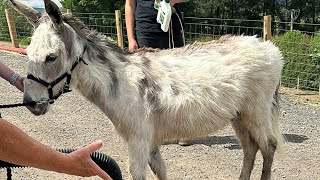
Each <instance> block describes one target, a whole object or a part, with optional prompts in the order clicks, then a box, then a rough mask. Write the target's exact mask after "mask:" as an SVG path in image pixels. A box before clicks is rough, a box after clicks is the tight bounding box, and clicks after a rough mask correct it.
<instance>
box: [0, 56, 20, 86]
mask: <svg viewBox="0 0 320 180" xmlns="http://www.w3.org/2000/svg"><path fill="white" fill-rule="evenodd" d="M14 74H15V72H14V71H13V70H12V69H10V68H9V67H8V66H6V65H5V64H4V63H3V62H1V61H0V76H1V77H2V78H3V79H5V80H7V81H9V82H10V78H11V77H12V76H13V75H14ZM23 80H24V77H21V76H19V77H18V79H17V81H16V82H15V83H14V84H13V85H14V86H16V88H18V89H19V90H20V91H22V92H23Z"/></svg>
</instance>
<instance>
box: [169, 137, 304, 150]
mask: <svg viewBox="0 0 320 180" xmlns="http://www.w3.org/2000/svg"><path fill="white" fill-rule="evenodd" d="M283 137H284V139H285V142H286V143H288V142H290V143H303V141H305V140H308V139H309V138H308V137H307V136H305V135H299V134H283ZM177 143H178V141H167V142H166V143H164V144H163V145H169V144H177ZM190 143H191V145H192V144H203V145H206V146H212V145H225V148H227V149H229V150H235V149H241V146H240V144H239V142H238V140H237V138H236V136H207V137H202V138H197V139H193V140H190Z"/></svg>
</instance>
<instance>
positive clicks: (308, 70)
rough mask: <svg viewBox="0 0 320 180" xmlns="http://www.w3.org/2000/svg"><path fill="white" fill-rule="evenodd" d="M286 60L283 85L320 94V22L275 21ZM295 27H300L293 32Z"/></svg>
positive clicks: (276, 35) (276, 36)
mask: <svg viewBox="0 0 320 180" xmlns="http://www.w3.org/2000/svg"><path fill="white" fill-rule="evenodd" d="M273 23H274V26H275V27H277V28H275V30H274V32H273V39H272V41H273V42H275V44H276V45H277V46H278V47H279V48H280V50H281V52H282V54H283V56H284V61H285V66H284V70H283V76H282V85H283V86H286V87H291V88H297V89H303V90H309V91H313V92H318V93H319V94H320V24H310V23H290V22H279V21H275V22H273ZM291 26H293V27H292V29H299V31H298V30H293V31H291V30H290V28H291Z"/></svg>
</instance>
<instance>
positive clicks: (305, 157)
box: [0, 52, 320, 180]
mask: <svg viewBox="0 0 320 180" xmlns="http://www.w3.org/2000/svg"><path fill="white" fill-rule="evenodd" d="M0 60H1V61H3V62H4V63H5V64H7V65H8V66H10V67H11V68H13V69H15V70H16V71H17V72H19V73H21V74H25V73H26V71H25V69H26V68H25V65H26V60H27V58H26V57H25V56H21V55H18V54H13V53H5V52H0ZM0 89H1V90H0V100H1V104H8V103H19V102H21V99H22V94H21V93H20V92H19V91H18V90H17V89H15V88H14V87H13V86H10V85H9V83H7V82H6V81H4V80H2V79H1V80H0ZM281 105H282V116H281V118H280V124H281V126H282V132H283V134H284V136H285V137H286V139H287V142H286V143H285V153H284V154H277V155H276V157H275V161H274V164H273V170H272V171H273V175H272V176H273V179H290V180H298V179H299V180H300V179H301V180H316V179H320V138H319V135H320V132H319V130H320V121H319V120H320V107H319V106H312V105H308V104H304V103H302V102H297V101H295V100H293V98H292V97H291V96H288V95H284V94H283V95H282V100H281ZM0 111H1V113H2V116H3V117H4V118H5V119H6V120H8V121H10V122H12V123H13V124H15V125H16V126H18V127H19V128H21V129H23V130H24V131H25V132H27V133H28V134H29V135H30V136H32V137H34V138H36V139H37V140H39V141H41V142H43V143H44V144H47V145H49V146H50V147H52V148H70V147H72V148H77V147H80V146H82V145H84V144H88V143H90V142H92V141H94V140H97V139H101V140H103V142H104V146H103V148H102V149H101V150H100V152H103V153H105V154H108V155H109V156H111V157H113V158H114V159H115V160H116V161H117V162H118V164H119V166H120V167H121V170H122V173H123V176H124V179H130V176H129V172H128V166H127V160H128V156H127V147H126V145H125V143H124V142H123V141H122V140H121V138H120V137H119V136H118V135H117V134H116V133H115V130H114V128H113V125H112V124H111V122H110V121H109V120H108V119H107V117H106V116H104V114H103V113H102V112H101V111H99V110H98V108H96V107H95V106H93V105H92V104H91V103H89V102H88V101H86V100H85V99H84V98H83V97H81V96H80V95H79V94H78V93H77V92H71V93H69V94H65V95H63V96H62V97H61V98H60V99H59V100H58V101H56V102H55V104H54V106H53V107H52V109H51V111H50V112H49V113H47V114H46V115H44V116H39V117H35V116H34V115H32V114H31V113H30V112H29V111H28V110H27V109H26V108H23V107H22V108H14V109H1V110H0ZM192 142H193V145H191V146H187V147H181V146H179V145H177V143H176V142H167V143H166V144H165V145H163V146H162V148H161V151H162V154H163V158H164V160H165V162H166V164H167V171H168V176H169V179H177V180H180V179H181V180H182V179H183V180H189V179H199V180H200V179H219V180H220V179H237V178H238V176H239V174H240V169H241V161H242V150H241V148H240V145H239V143H238V142H237V140H236V138H235V136H234V132H233V130H232V128H230V127H228V128H226V129H224V130H223V131H220V132H217V133H215V134H214V135H212V136H208V137H205V138H200V139H196V140H193V141H192ZM1 146H3V145H1ZM39 158H41V157H39ZM261 168H262V157H261V155H260V153H258V155H257V161H256V165H255V168H254V170H253V173H252V179H259V176H260V173H261ZM0 179H6V172H5V170H4V169H0ZM13 179H27V180H29V179H33V180H44V179H50V180H51V179H52V180H53V179H54V180H59V179H99V178H97V177H94V178H79V177H76V176H69V175H63V174H58V173H54V172H47V171H42V170H38V169H34V168H24V169H18V168H17V169H14V170H13ZM147 179H155V177H154V176H153V175H152V173H151V170H150V169H149V170H148V177H147Z"/></svg>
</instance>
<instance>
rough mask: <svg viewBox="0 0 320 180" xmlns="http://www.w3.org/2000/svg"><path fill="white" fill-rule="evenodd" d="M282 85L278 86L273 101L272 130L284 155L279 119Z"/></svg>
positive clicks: (279, 150)
mask: <svg viewBox="0 0 320 180" xmlns="http://www.w3.org/2000/svg"><path fill="white" fill-rule="evenodd" d="M279 87H280V83H279V84H278V86H277V88H276V91H275V93H274V95H273V101H272V107H271V109H272V121H271V123H272V130H273V133H274V135H275V137H276V139H277V151H278V152H280V153H283V151H284V149H283V146H284V140H285V139H284V136H282V134H281V131H280V126H279V117H280V103H279V101H280V94H279Z"/></svg>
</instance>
